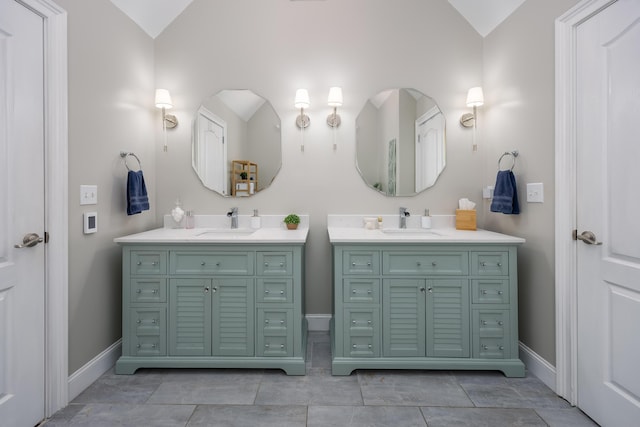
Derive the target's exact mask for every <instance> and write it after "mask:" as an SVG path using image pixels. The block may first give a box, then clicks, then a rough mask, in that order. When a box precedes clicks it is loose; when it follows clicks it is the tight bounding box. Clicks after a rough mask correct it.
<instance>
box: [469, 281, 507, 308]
mask: <svg viewBox="0 0 640 427" xmlns="http://www.w3.org/2000/svg"><path fill="white" fill-rule="evenodd" d="M471 293H472V302H473V303H474V304H509V281H508V280H500V279H498V280H491V279H479V280H472V281H471Z"/></svg>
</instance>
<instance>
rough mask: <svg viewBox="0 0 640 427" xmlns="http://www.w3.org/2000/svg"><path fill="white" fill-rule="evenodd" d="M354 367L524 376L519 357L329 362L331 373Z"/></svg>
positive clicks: (348, 371) (343, 372)
mask: <svg viewBox="0 0 640 427" xmlns="http://www.w3.org/2000/svg"><path fill="white" fill-rule="evenodd" d="M356 369H435V370H473V371H501V372H502V373H504V375H505V376H507V377H517V378H522V377H524V376H525V369H524V363H522V362H521V361H520V360H519V359H499V360H496V361H495V362H492V361H490V360H486V359H452V358H428V359H427V358H412V357H389V358H384V357H377V358H371V359H368V358H354V357H334V358H333V361H332V362H331V373H332V375H350V374H351V372H353V371H354V370H356Z"/></svg>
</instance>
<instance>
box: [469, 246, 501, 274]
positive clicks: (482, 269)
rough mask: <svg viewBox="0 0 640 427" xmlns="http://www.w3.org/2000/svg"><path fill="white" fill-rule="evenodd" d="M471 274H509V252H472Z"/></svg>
mask: <svg viewBox="0 0 640 427" xmlns="http://www.w3.org/2000/svg"><path fill="white" fill-rule="evenodd" d="M471 274H473V275H475V274H477V275H479V276H507V275H508V274H509V252H472V253H471Z"/></svg>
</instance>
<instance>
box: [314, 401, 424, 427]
mask: <svg viewBox="0 0 640 427" xmlns="http://www.w3.org/2000/svg"><path fill="white" fill-rule="evenodd" d="M426 425H427V424H425V422H424V418H423V417H422V414H421V413H420V410H419V409H418V408H412V407H397V406H309V415H308V421H307V426H309V427H334V426H335V427H343V426H349V427H384V426H398V427H401V426H411V427H419V426H425V427H426Z"/></svg>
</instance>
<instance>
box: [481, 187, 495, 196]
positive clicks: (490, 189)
mask: <svg viewBox="0 0 640 427" xmlns="http://www.w3.org/2000/svg"><path fill="white" fill-rule="evenodd" d="M493 189H494V187H493V185H487V186H486V187H483V188H482V198H483V199H493Z"/></svg>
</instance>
